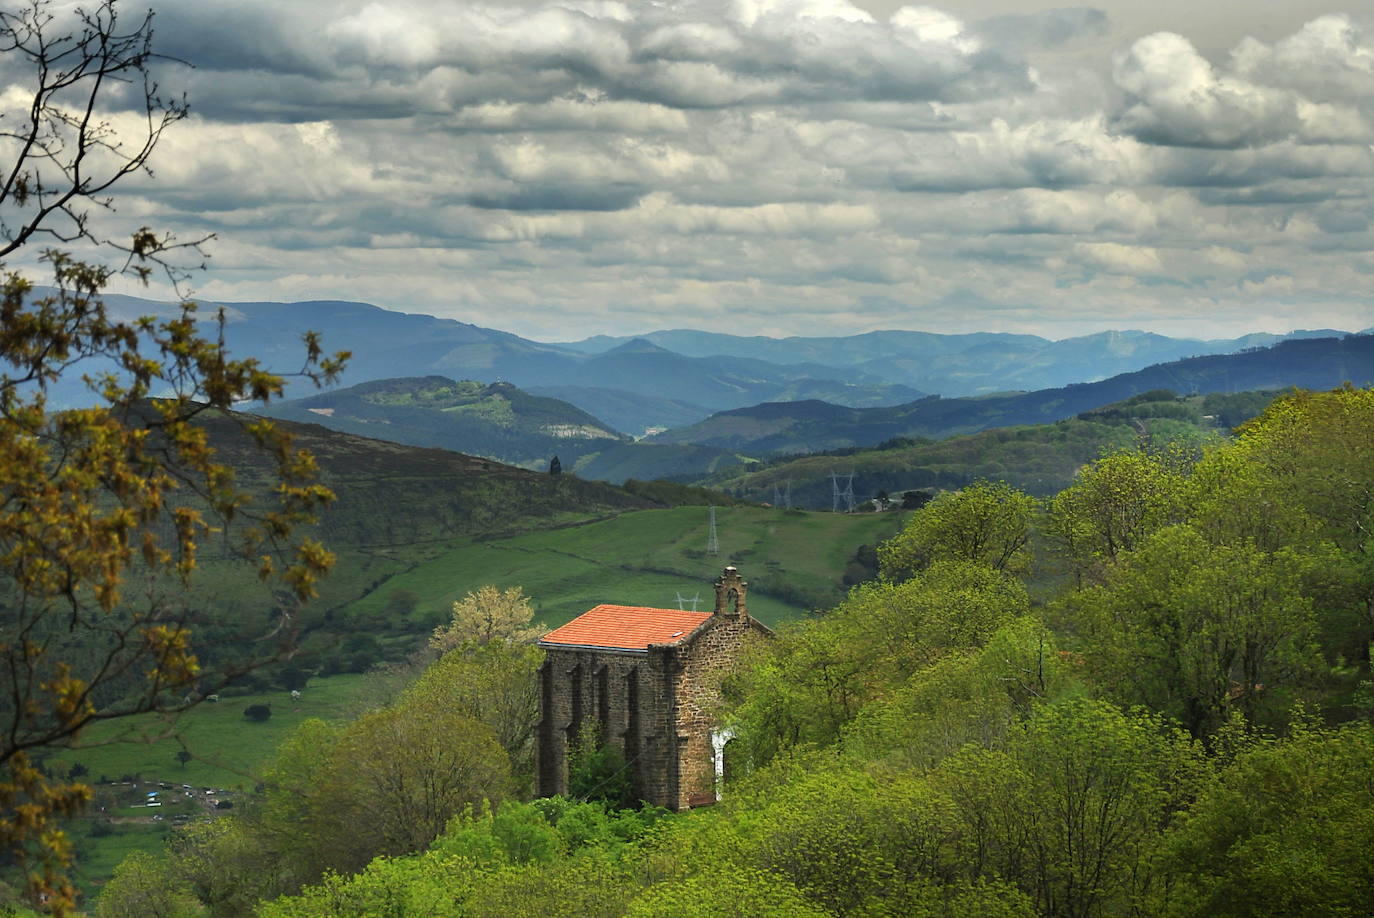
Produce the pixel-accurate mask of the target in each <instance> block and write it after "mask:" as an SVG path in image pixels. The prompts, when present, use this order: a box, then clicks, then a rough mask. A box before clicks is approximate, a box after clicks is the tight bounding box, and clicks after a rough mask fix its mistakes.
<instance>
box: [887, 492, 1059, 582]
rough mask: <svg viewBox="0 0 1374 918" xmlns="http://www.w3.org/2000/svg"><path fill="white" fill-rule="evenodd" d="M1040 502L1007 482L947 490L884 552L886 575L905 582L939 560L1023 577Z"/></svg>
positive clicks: (916, 516) (909, 524) (892, 540)
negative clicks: (973, 563)
mask: <svg viewBox="0 0 1374 918" xmlns="http://www.w3.org/2000/svg"><path fill="white" fill-rule="evenodd" d="M1035 509H1036V501H1035V498H1033V497H1031V496H1029V495H1028V494H1025V493H1023V492H1021V491H1018V490H1016V489H1015V488H1013V487H1012V486H1011V485H1009V484H1007V483H1006V482H1004V481H998V482H988V481H976V482H974V483H973V484H971V485H969V486H968V487H966V488H963V489H961V490H959V491H947V492H945V493H943V494H941V495H940V496H939V497H936V498H935V499H934V500H932V501H930V503H928V504H926V505H925V507H923V508H922V509H920V510H918V511H917V512H916V513H914V514H912V516H911V519H910V520H909V521H908V522H907V524H906V528H905V529H903V530H902V531H901V533H899V534H898V535H897V536H895V537H894V538H892V539H890V540H888V541H887V542H885V543H884V544H883V546H882V547H881V548H880V549H879V551H878V557H879V559H880V561H881V565H882V567H881V570H882V575H883V576H884V577H886V578H888V579H892V580H900V579H902V578H905V577H909V576H911V575H912V573H914V572H915V571H918V570H921V569H922V568H925V567H929V566H930V565H931V564H932V563H934V562H935V561H940V560H949V561H977V562H980V563H982V564H986V565H988V566H989V567H992V568H995V569H997V570H1006V571H1011V572H1017V571H1021V570H1023V569H1024V568H1025V567H1026V565H1027V564H1028V562H1029V553H1028V552H1027V551H1026V550H1025V548H1026V541H1027V539H1028V538H1029V537H1030V526H1031V519H1032V517H1033V516H1034V514H1035Z"/></svg>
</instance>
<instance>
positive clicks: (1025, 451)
mask: <svg viewBox="0 0 1374 918" xmlns="http://www.w3.org/2000/svg"><path fill="white" fill-rule="evenodd" d="M1276 394H1277V393H1275V392H1245V393H1237V394H1234V395H1224V394H1214V395H1208V396H1192V397H1189V398H1178V397H1176V396H1174V394H1173V393H1172V392H1169V391H1168V390H1155V391H1153V392H1146V393H1142V394H1141V395H1138V396H1135V397H1134V398H1131V399H1127V400H1126V401H1124V402H1118V403H1116V404H1113V405H1109V406H1106V407H1104V408H1101V409H1097V410H1094V411H1086V412H1083V413H1081V414H1079V415H1077V416H1076V417H1073V418H1069V419H1067V420H1062V421H1056V422H1054V423H1053V424H1037V425H1031V426H1022V427H999V428H996V429H993V430H987V431H982V432H980V433H976V434H969V435H965V436H959V437H950V438H948V439H945V440H928V439H920V440H914V439H909V438H898V439H894V440H892V441H889V442H888V443H885V444H882V445H880V446H878V447H876V448H871V449H846V450H839V451H836V452H833V453H829V454H823V455H811V456H803V457H799V458H793V459H779V460H777V461H775V462H773V463H771V464H768V465H766V466H764V467H762V468H759V469H757V470H755V471H750V472H748V473H745V474H742V475H739V474H737V475H730V474H729V473H728V472H727V473H724V474H720V475H714V476H710V477H708V478H707V479H705V481H706V482H708V483H709V484H711V485H712V486H713V487H719V488H723V489H726V490H728V491H729V492H730V493H732V494H738V495H739V496H741V497H745V498H749V499H753V500H759V501H770V500H773V499H774V498H773V495H774V493H775V489H777V491H778V492H788V493H790V494H791V500H792V504H793V506H804V507H813V508H828V507H830V506H831V504H832V497H833V490H834V485H833V483H832V481H831V479H830V473H831V472H832V471H833V472H836V473H838V474H840V475H841V476H847V475H848V474H849V473H850V472H853V473H854V494H855V497H856V498H857V499H858V500H864V499H866V498H868V497H871V496H873V495H875V494H877V493H878V492H879V491H886V492H887V493H888V494H889V495H894V496H895V495H898V494H900V493H901V492H903V491H906V490H909V489H922V490H939V489H945V488H950V489H952V488H959V487H962V486H964V485H966V484H968V483H969V482H971V481H974V480H976V479H979V478H987V479H990V480H994V481H997V480H1004V481H1007V482H1009V483H1011V484H1013V485H1015V486H1016V487H1018V488H1022V489H1024V490H1026V491H1028V492H1030V493H1031V494H1036V495H1042V496H1044V495H1049V494H1053V493H1055V492H1057V491H1059V490H1060V489H1062V488H1064V487H1066V486H1067V485H1068V484H1069V483H1070V482H1071V481H1072V480H1073V476H1074V474H1075V473H1076V472H1077V471H1078V469H1079V468H1080V467H1081V466H1082V465H1083V464H1084V463H1087V462H1089V461H1091V460H1093V459H1096V458H1098V457H1099V456H1100V455H1102V453H1103V452H1106V451H1109V450H1113V449H1119V448H1123V447H1129V446H1134V445H1136V444H1138V443H1140V442H1142V441H1145V442H1149V443H1152V444H1155V445H1162V444H1164V443H1168V442H1178V441H1183V442H1197V441H1200V440H1204V439H1207V438H1209V437H1216V436H1220V435H1222V434H1224V433H1225V432H1226V431H1228V430H1229V429H1230V428H1231V427H1233V426H1235V425H1237V424H1240V423H1241V422H1243V421H1245V420H1247V419H1249V418H1251V417H1254V416H1255V415H1257V414H1259V412H1260V411H1262V410H1263V409H1264V406H1265V405H1267V404H1268V403H1269V402H1270V401H1272V400H1273V398H1274V396H1275V395H1276Z"/></svg>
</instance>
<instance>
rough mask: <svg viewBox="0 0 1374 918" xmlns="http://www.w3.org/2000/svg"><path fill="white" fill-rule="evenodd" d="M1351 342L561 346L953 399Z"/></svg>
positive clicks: (1117, 338)
mask: <svg viewBox="0 0 1374 918" xmlns="http://www.w3.org/2000/svg"><path fill="white" fill-rule="evenodd" d="M1366 331H1369V330H1366ZM1345 334H1348V333H1347V332H1344V331H1336V330H1332V329H1320V330H1315V331H1312V330H1309V331H1294V332H1290V333H1289V334H1287V335H1273V334H1267V333H1257V334H1251V335H1244V336H1242V337H1239V338H1224V339H1212V340H1195V339H1190V338H1169V337H1166V336H1164V335H1156V334H1153V333H1151V332H1143V331H1107V332H1099V333H1097V334H1093V335H1084V336H1082V337H1077V338H1065V339H1064V340H1062V341H1051V340H1049V339H1047V338H1040V337H1037V336H1035V335H1012V334H999V333H989V332H979V333H975V334H966V335H938V334H932V333H930V332H914V331H877V332H869V333H867V334H863V335H850V336H846V337H836V338H764V337H739V336H736V335H723V334H717V333H714V332H701V331H688V330H682V329H678V330H672V331H657V332H649V333H647V334H644V335H639V336H637V337H636V338H635V339H628V338H616V337H610V336H606V335H598V336H596V337H592V338H586V339H583V340H582V341H574V342H570V343H567V344H564V345H561V346H562V347H566V348H570V349H573V350H578V351H582V352H584V353H588V354H600V353H604V352H606V351H607V350H610V349H612V348H615V347H621V346H623V345H624V344H625V342H627V341H630V340H640V341H647V342H651V343H653V344H656V345H658V346H659V347H662V348H666V349H668V350H670V351H674V352H676V353H679V354H685V355H687V356H690V357H710V356H717V355H719V356H724V357H751V358H754V359H758V360H766V361H770V362H772V363H775V364H781V365H783V366H787V365H791V364H797V363H812V364H821V365H825V366H832V367H851V368H853V369H854V370H855V371H857V372H861V373H864V374H865V375H866V376H867V377H869V378H872V379H878V380H883V381H885V382H889V383H894V384H898V385H906V386H911V387H913V388H916V389H920V390H922V391H924V392H934V393H937V394H939V395H943V396H946V397H949V396H960V395H983V394H988V393H993V392H1008V391H1013V390H1015V391H1028V390H1035V389H1052V388H1057V387H1059V386H1066V385H1068V384H1070V383H1077V382H1092V381H1095V380H1099V379H1106V378H1108V377H1111V376H1116V375H1118V374H1121V373H1129V372H1131V371H1134V370H1139V369H1142V368H1144V367H1146V366H1149V365H1151V364H1156V363H1167V362H1170V361H1174V360H1182V359H1184V358H1187V357H1195V356H1200V355H1206V354H1231V353H1236V352H1238V351H1242V350H1245V349H1247V348H1254V347H1266V346H1268V345H1272V344H1276V343H1278V342H1279V341H1285V340H1291V339H1297V338H1332V337H1341V336H1343V335H1345ZM826 400H827V401H836V400H835V399H826ZM845 404H849V403H845Z"/></svg>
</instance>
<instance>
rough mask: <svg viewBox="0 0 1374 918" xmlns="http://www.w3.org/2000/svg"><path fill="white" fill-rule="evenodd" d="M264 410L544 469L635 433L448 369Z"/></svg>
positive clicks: (554, 401) (505, 385)
mask: <svg viewBox="0 0 1374 918" xmlns="http://www.w3.org/2000/svg"><path fill="white" fill-rule="evenodd" d="M263 413H264V414H266V415H268V416H270V417H275V418H287V419H289V420H293V421H301V422H304V423H316V424H322V425H324V426H326V427H329V428H332V429H334V430H341V431H344V432H346V433H354V434H361V435H363V436H376V437H382V438H384V439H387V440H391V441H394V442H396V443H408V444H411V445H412V446H433V447H438V448H440V449H450V450H457V451H459V452H464V453H470V454H473V455H477V456H485V457H487V458H489V459H496V460H498V461H501V462H507V463H510V464H511V465H518V466H522V467H525V468H531V469H536V470H540V471H542V470H544V469H546V468H548V465H549V459H550V457H552V456H555V455H557V456H560V457H561V458H562V460H563V462H564V463H565V464H570V463H572V462H575V461H576V460H577V458H578V457H580V456H581V455H583V454H584V453H587V452H596V451H598V450H600V449H603V448H605V447H607V446H614V445H616V444H619V443H622V442H628V440H629V438H628V437H626V436H624V435H623V434H621V433H618V432H617V431H615V430H613V429H612V428H611V427H610V426H609V425H608V424H605V423H604V422H602V421H600V420H598V419H597V418H594V417H592V416H591V415H590V414H588V413H587V412H585V411H583V410H582V409H580V408H577V407H574V406H573V405H570V404H568V403H567V402H564V401H560V400H558V399H556V398H546V397H541V396H537V395H531V394H529V393H528V392H524V391H521V390H520V389H517V388H516V387H515V386H512V385H511V384H510V383H492V384H491V385H484V384H482V383H480V382H473V381H471V380H465V381H463V382H455V381H454V380H451V379H447V378H446V377H443V376H423V377H413V378H404V379H382V380H375V381H373V382H367V383H362V384H360V385H357V386H350V387H349V388H347V389H339V390H337V391H334V392H325V393H321V394H320V395H313V396H311V397H310V398H303V399H296V400H294V401H288V402H280V403H278V404H276V405H273V406H271V407H269V408H268V409H266V410H265V411H264V412H263Z"/></svg>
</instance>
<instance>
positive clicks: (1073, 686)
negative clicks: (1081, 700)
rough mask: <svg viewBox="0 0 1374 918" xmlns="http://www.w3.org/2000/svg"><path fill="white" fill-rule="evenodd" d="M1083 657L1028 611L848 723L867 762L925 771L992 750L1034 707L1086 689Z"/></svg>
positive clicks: (849, 740)
mask: <svg viewBox="0 0 1374 918" xmlns="http://www.w3.org/2000/svg"><path fill="white" fill-rule="evenodd" d="M1082 668H1083V667H1082V665H1081V662H1079V661H1078V658H1077V657H1076V656H1075V655H1073V654H1066V653H1064V652H1062V651H1060V650H1058V645H1057V644H1056V642H1055V638H1054V635H1052V634H1050V633H1049V632H1048V631H1047V629H1046V628H1045V626H1044V625H1043V624H1042V623H1041V622H1039V621H1038V620H1036V619H1035V617H1034V616H1031V615H1023V616H1020V617H1018V618H1015V619H1013V620H1011V621H1009V622H1007V623H1006V624H1005V625H1003V626H1002V627H1001V628H999V629H998V630H997V631H996V632H995V633H994V634H993V635H992V636H991V637H990V638H989V639H988V641H987V643H986V644H984V645H983V646H982V647H979V648H977V649H974V650H966V651H961V652H957V653H952V654H950V655H949V656H947V657H944V658H942V659H940V660H939V661H937V662H935V663H934V664H932V665H930V666H928V667H926V668H923V669H920V670H917V671H915V672H913V673H911V675H910V677H909V678H908V679H907V680H906V681H905V682H904V683H902V684H900V685H896V686H893V687H891V688H889V689H887V690H886V691H884V692H882V693H880V694H879V695H878V697H877V698H876V699H875V700H874V701H873V702H870V703H869V704H867V705H865V706H864V708H863V709H862V710H861V711H860V712H859V713H858V715H857V716H856V717H855V718H854V719H853V720H852V721H850V723H849V724H848V725H847V726H846V727H845V729H844V732H843V736H844V748H845V749H846V750H848V751H849V752H851V753H853V754H855V755H856V756H858V757H860V758H862V759H864V760H867V761H881V762H883V763H884V764H887V765H890V766H892V767H899V768H915V769H921V770H926V769H930V768H933V767H935V766H936V765H938V764H939V763H940V762H942V761H943V760H944V759H946V758H947V757H949V756H950V755H952V754H954V753H955V752H957V751H959V750H960V749H962V748H964V747H965V746H968V745H970V744H976V745H980V746H988V747H996V746H999V745H1001V743H1002V742H1003V740H1004V738H1005V736H1006V734H1007V731H1008V730H1010V729H1012V728H1013V726H1014V725H1015V723H1016V721H1017V720H1018V719H1019V718H1021V717H1024V716H1026V715H1027V714H1029V713H1030V711H1031V710H1032V708H1033V706H1034V705H1036V704H1038V703H1041V702H1044V701H1053V700H1056V699H1059V698H1062V697H1067V696H1070V695H1074V694H1080V693H1082V692H1083V691H1084V685H1083V673H1082V672H1081V670H1082Z"/></svg>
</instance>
